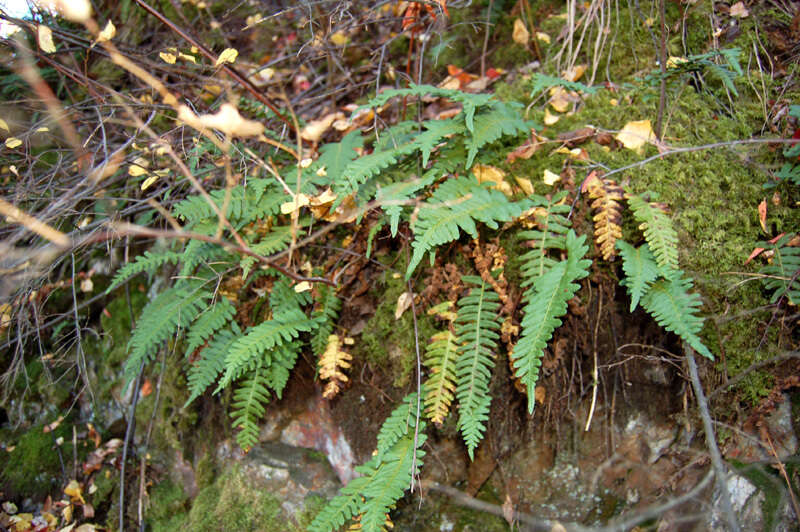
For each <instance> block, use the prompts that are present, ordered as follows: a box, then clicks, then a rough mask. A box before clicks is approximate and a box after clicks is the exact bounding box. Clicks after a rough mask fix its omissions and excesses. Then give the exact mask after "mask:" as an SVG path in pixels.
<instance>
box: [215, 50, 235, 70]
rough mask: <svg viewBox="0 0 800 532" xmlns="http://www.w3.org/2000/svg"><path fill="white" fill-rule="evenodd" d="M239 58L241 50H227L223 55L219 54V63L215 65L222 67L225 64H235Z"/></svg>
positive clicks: (223, 51)
mask: <svg viewBox="0 0 800 532" xmlns="http://www.w3.org/2000/svg"><path fill="white" fill-rule="evenodd" d="M238 56H239V50H237V49H236V48H225V49H224V50H222V53H221V54H219V57H217V62H216V63H214V66H220V65H221V64H223V63H233V62H234V61H236V58H237V57H238Z"/></svg>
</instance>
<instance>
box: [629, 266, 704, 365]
mask: <svg viewBox="0 0 800 532" xmlns="http://www.w3.org/2000/svg"><path fill="white" fill-rule="evenodd" d="M682 275H683V272H682V271H680V270H678V271H676V272H674V274H673V275H672V277H671V278H670V279H659V280H658V281H656V282H655V283H653V284H652V285H651V286H650V289H649V290H648V291H647V293H646V294H644V296H642V306H643V307H644V308H645V310H647V312H649V313H650V315H651V316H653V318H655V320H656V322H657V323H658V324H659V325H661V326H662V327H664V328H665V329H666V330H668V331H670V332H674V333H675V334H677V335H678V336H680V337H681V338H682V339H683V340H685V341H686V342H687V343H688V344H689V345H690V346H692V348H694V350H695V351H697V352H698V353H700V354H701V355H703V356H704V357H706V358H709V359H711V360H713V359H714V355H712V354H711V351H709V350H708V348H707V347H706V346H705V345H703V342H702V341H701V340H700V338H699V337H698V336H697V333H699V332H700V329H702V328H703V318H701V317H699V316H696V315H695V313H696V312H697V310H698V309H699V308H700V306H701V305H702V302H701V301H700V296H699V295H697V294H690V293H689V290H690V289H691V288H692V281H691V280H690V279H685V278H683V277H682Z"/></svg>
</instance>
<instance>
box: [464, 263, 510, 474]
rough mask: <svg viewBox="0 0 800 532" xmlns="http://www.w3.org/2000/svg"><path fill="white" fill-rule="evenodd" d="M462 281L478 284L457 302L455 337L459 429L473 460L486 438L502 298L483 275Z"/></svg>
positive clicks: (468, 277)
mask: <svg viewBox="0 0 800 532" xmlns="http://www.w3.org/2000/svg"><path fill="white" fill-rule="evenodd" d="M462 280H463V281H464V283H465V284H468V285H469V284H472V285H475V287H474V288H471V289H470V291H469V293H468V294H467V295H466V296H464V297H462V298H461V299H460V300H459V301H458V317H457V318H456V336H457V337H458V339H459V341H460V342H461V345H460V347H459V350H458V359H457V360H456V367H455V373H456V397H457V398H458V428H459V430H460V431H461V435H462V436H463V438H464V442H465V443H466V444H467V452H468V453H469V458H470V460H472V459H473V453H474V451H475V448H476V447H477V446H478V444H479V443H480V441H481V440H482V439H483V433H484V431H485V430H486V420H487V419H488V418H489V405H490V403H491V401H492V398H491V396H490V395H489V381H490V380H491V378H492V368H493V367H494V359H495V351H496V350H497V340H498V339H499V338H500V335H499V334H497V331H498V330H499V329H500V323H499V322H498V320H497V315H498V311H499V309H500V303H499V301H500V297H499V296H498V295H497V294H496V293H495V292H494V291H493V290H492V289H491V286H488V285H487V284H486V283H485V282H484V280H483V279H481V278H480V277H476V276H464V277H462Z"/></svg>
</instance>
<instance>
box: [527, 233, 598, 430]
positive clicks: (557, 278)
mask: <svg viewBox="0 0 800 532" xmlns="http://www.w3.org/2000/svg"><path fill="white" fill-rule="evenodd" d="M585 240H586V237H585V236H580V237H578V236H577V235H576V234H575V232H574V231H573V230H571V229H570V230H569V231H567V233H566V235H565V238H564V249H565V250H566V252H567V260H563V261H558V262H555V263H552V265H551V266H550V267H549V269H548V270H547V271H546V272H545V273H543V274H542V275H540V276H538V277H535V278H533V282H532V286H530V287H529V288H528V290H527V291H526V292H525V295H524V297H523V301H524V303H525V306H524V308H523V312H524V313H525V315H524V317H523V319H522V324H521V325H522V332H521V337H520V339H519V341H518V342H517V344H516V345H515V346H514V350H513V351H512V353H511V360H512V366H513V367H514V374H515V375H516V377H517V378H518V379H519V380H520V382H521V383H522V384H523V385H524V386H525V387H526V389H527V392H528V413H530V414H533V409H534V406H535V404H536V401H535V388H536V382H537V381H538V379H539V367H540V366H541V363H542V355H543V352H544V348H545V347H546V346H547V342H549V341H550V338H552V336H553V332H554V331H555V330H556V328H558V327H559V326H560V325H561V320H560V319H559V318H560V317H562V316H564V315H565V314H566V313H567V301H569V300H570V299H572V297H573V296H574V295H575V292H577V291H578V289H579V288H580V285H579V284H578V283H577V282H576V281H578V280H580V279H582V278H584V277H586V276H587V275H589V271H588V268H589V266H590V265H591V263H592V262H591V261H590V260H586V259H584V258H583V256H584V255H585V254H586V252H587V251H588V249H589V246H588V245H586V244H584V242H585Z"/></svg>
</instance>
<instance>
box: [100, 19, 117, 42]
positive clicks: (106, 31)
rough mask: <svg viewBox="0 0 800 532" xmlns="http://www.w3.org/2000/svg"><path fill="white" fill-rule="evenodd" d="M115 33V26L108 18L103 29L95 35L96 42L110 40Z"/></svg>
mask: <svg viewBox="0 0 800 532" xmlns="http://www.w3.org/2000/svg"><path fill="white" fill-rule="evenodd" d="M116 34H117V28H116V26H114V23H113V22H111V21H110V20H109V21H108V22H106V26H105V27H104V28H103V31H101V32H100V34H99V35H98V36H97V42H106V41H110V40H111V39H113V38H114V36H115V35H116Z"/></svg>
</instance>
